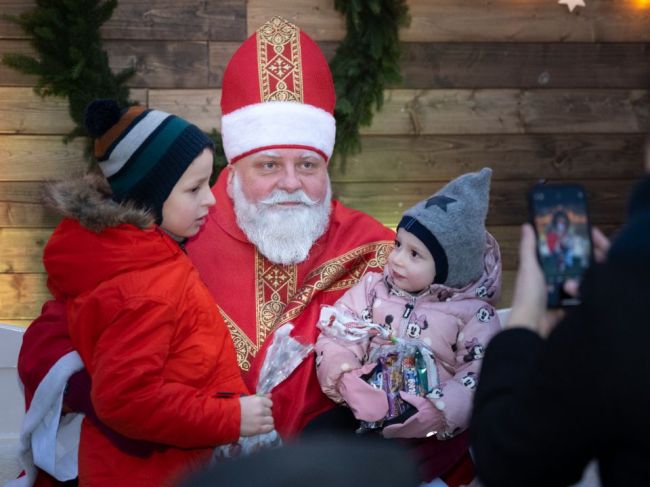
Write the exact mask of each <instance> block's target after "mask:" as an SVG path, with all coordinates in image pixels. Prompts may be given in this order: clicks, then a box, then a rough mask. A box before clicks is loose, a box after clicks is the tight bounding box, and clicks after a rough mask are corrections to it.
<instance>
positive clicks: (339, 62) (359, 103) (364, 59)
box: [330, 0, 410, 165]
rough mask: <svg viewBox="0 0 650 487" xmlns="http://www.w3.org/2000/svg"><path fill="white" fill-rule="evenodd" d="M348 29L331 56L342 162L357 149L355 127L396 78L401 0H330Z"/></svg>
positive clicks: (403, 16)
mask: <svg viewBox="0 0 650 487" xmlns="http://www.w3.org/2000/svg"><path fill="white" fill-rule="evenodd" d="M334 6H335V8H336V10H338V11H339V12H341V13H343V14H344V15H345V17H346V27H347V34H346V36H345V39H343V41H342V42H341V44H340V45H339V47H338V49H337V51H336V54H335V55H334V58H333V59H332V61H331V62H330V68H331V70H332V76H333V78H334V85H335V88H336V108H335V110H334V116H335V117H336V146H335V150H336V154H338V156H339V157H340V158H341V162H342V164H343V165H344V164H345V160H346V158H347V156H348V155H351V154H354V153H356V152H359V150H361V141H360V137H359V128H360V127H361V126H369V125H370V124H371V123H372V118H373V113H374V111H375V110H380V109H381V107H382V105H383V103H384V88H385V86H386V85H387V84H396V83H399V82H401V80H402V78H401V75H400V69H399V58H400V53H401V51H400V44H399V28H400V27H403V26H406V25H408V24H409V22H410V18H409V14H408V6H407V5H406V0H335V2H334Z"/></svg>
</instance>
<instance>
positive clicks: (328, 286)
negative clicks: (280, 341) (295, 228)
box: [221, 240, 393, 371]
mask: <svg viewBox="0 0 650 487" xmlns="http://www.w3.org/2000/svg"><path fill="white" fill-rule="evenodd" d="M392 248H393V242H391V241H387V240H384V241H379V242H372V243H369V244H366V245H362V246H361V247H357V248H355V249H353V250H350V251H349V252H346V253H345V254H343V255H341V256H338V257H335V258H334V259H331V260H328V261H327V262H324V263H323V264H322V265H320V266H319V267H317V268H316V269H314V270H313V271H311V272H310V273H309V274H308V275H307V276H306V277H305V280H304V283H303V285H302V287H301V288H300V289H296V286H297V284H298V268H297V266H296V265H279V264H273V263H271V262H269V261H268V260H267V259H266V258H265V257H264V256H263V255H262V254H260V253H259V252H258V251H257V250H256V251H255V319H256V330H255V331H256V333H255V335H256V336H255V340H253V339H251V338H250V337H248V336H247V335H246V333H244V331H243V330H242V329H241V328H240V327H239V326H238V325H237V324H236V323H235V322H234V320H232V319H231V318H230V317H229V316H228V315H227V314H226V313H225V312H224V311H223V310H222V311H221V314H222V316H223V318H224V320H225V322H226V324H227V325H228V328H229V330H230V334H231V335H232V337H233V342H234V343H235V350H236V351H237V362H238V363H239V367H240V368H241V369H242V370H244V371H247V370H250V367H251V361H252V360H253V358H254V357H255V356H256V355H257V352H258V351H259V350H260V348H261V347H262V345H263V344H264V341H265V339H266V338H267V337H268V336H269V335H270V334H271V333H273V331H275V329H276V328H278V327H279V326H281V325H283V324H284V323H287V322H289V321H291V320H293V319H295V318H296V317H297V316H298V315H300V313H301V312H302V310H303V309H305V307H306V306H307V305H308V304H309V303H310V302H311V301H312V298H313V297H314V295H315V294H316V293H318V292H331V291H341V290H345V289H348V288H350V287H352V286H354V285H355V284H356V283H357V282H358V281H359V279H360V278H361V276H363V275H364V274H365V273H366V272H367V271H368V270H369V269H381V268H383V267H384V264H385V263H386V259H387V257H388V254H389V253H390V251H391V249H392ZM314 326H316V323H314Z"/></svg>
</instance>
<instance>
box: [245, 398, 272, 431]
mask: <svg viewBox="0 0 650 487" xmlns="http://www.w3.org/2000/svg"><path fill="white" fill-rule="evenodd" d="M239 405H240V407H241V429H240V435H241V436H254V435H259V434H262V433H269V432H271V431H273V415H272V414H271V408H272V407H273V401H271V395H270V394H267V395H265V396H243V397H240V398H239Z"/></svg>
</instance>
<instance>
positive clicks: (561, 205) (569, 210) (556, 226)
mask: <svg viewBox="0 0 650 487" xmlns="http://www.w3.org/2000/svg"><path fill="white" fill-rule="evenodd" d="M530 206H531V219H532V223H533V225H534V227H535V232H536V234H537V255H538V257H539V262H540V264H541V266H542V270H543V271H544V276H545V278H546V284H547V286H548V305H549V307H558V306H567V305H571V304H577V300H575V299H574V298H571V297H569V296H566V295H564V293H563V291H562V286H563V284H564V282H565V281H566V280H567V279H569V278H577V279H579V278H580V277H581V276H582V274H583V273H584V271H585V270H586V269H587V267H589V264H590V262H591V257H592V244H591V229H590V224H589V218H588V212H587V201H586V194H585V191H584V189H583V188H582V186H580V185H578V184H538V185H536V186H535V187H533V189H532V190H531V194H530Z"/></svg>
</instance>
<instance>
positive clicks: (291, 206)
mask: <svg viewBox="0 0 650 487" xmlns="http://www.w3.org/2000/svg"><path fill="white" fill-rule="evenodd" d="M228 192H229V194H230V196H231V197H232V199H233V204H234V209H235V215H236V217H237V224H238V225H239V227H240V228H241V229H242V230H243V232H244V233H245V234H246V236H247V237H248V239H249V240H250V241H251V243H253V244H254V245H255V246H256V247H257V249H258V250H259V251H260V252H261V253H262V255H264V256H265V257H266V258H267V259H269V260H270V261H271V262H274V263H276V264H297V263H299V262H302V261H303V260H305V259H306V258H307V257H308V256H309V251H310V249H311V246H312V245H313V243H314V242H315V241H316V240H317V239H318V237H320V236H321V235H322V234H323V233H324V232H325V230H326V229H327V224H328V222H329V214H330V203H331V189H330V182H329V177H328V175H327V164H326V163H325V161H324V160H323V159H322V157H320V156H319V155H317V154H316V153H314V152H312V151H305V150H302V149H274V150H273V151H264V152H259V153H256V154H251V155H250V156H247V157H244V158H242V159H240V160H239V161H237V162H236V163H235V164H234V165H233V166H232V168H231V173H230V176H229V180H228Z"/></svg>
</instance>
